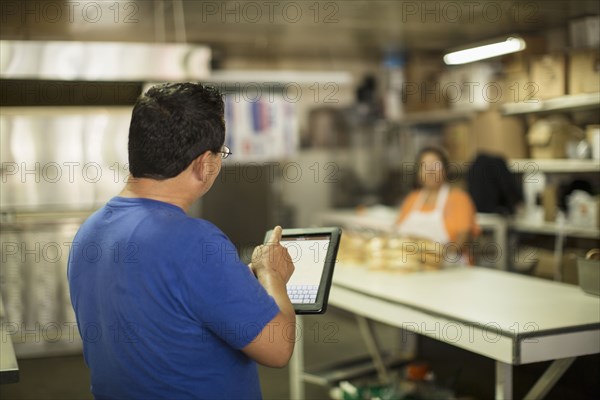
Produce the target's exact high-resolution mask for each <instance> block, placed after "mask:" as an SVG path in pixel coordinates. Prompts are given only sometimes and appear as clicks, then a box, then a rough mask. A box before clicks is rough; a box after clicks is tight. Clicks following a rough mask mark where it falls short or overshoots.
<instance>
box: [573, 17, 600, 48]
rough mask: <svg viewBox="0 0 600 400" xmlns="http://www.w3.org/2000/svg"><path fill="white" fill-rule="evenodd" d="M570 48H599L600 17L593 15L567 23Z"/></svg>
mask: <svg viewBox="0 0 600 400" xmlns="http://www.w3.org/2000/svg"><path fill="white" fill-rule="evenodd" d="M569 36H570V41H571V47H572V48H574V49H579V48H597V47H598V46H600V16H598V15H594V16H589V17H583V18H578V19H574V20H571V21H570V22H569Z"/></svg>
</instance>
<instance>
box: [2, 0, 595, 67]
mask: <svg viewBox="0 0 600 400" xmlns="http://www.w3.org/2000/svg"><path fill="white" fill-rule="evenodd" d="M1 4H2V10H1V11H2V13H1V19H2V24H1V26H0V37H1V38H2V39H36V40H94V41H96V40H102V41H150V42H153V41H157V42H160V41H167V42H174V41H187V42H189V43H199V44H206V45H209V46H211V47H212V48H213V51H214V54H215V55H216V56H217V57H222V58H226V57H242V58H243V57H247V58H265V59H274V58H310V59H315V58H316V59H321V58H322V59H327V58H333V57H336V58H345V57H347V58H353V59H356V58H365V59H371V60H377V59H380V58H381V57H382V56H383V55H385V54H386V53H389V52H395V51H409V50H434V51H442V50H447V49H449V48H453V47H456V46H460V45H464V44H468V43H471V42H474V41H479V40H484V39H489V38H493V37H496V36H501V35H506V34H511V33H521V34H524V33H531V32H538V31H540V30H546V29H552V28H561V27H562V28H565V27H567V26H568V20H569V19H571V18H575V17H580V16H585V15H597V14H599V13H600V5H599V4H600V3H599V2H598V1H595V0H591V1H588V0H581V1H567V0H563V1H555V0H547V1H539V0H527V1H516V0H513V1H491V0H475V1H474V0H469V1H400V0H396V1H394V0H392V1H377V0H376V1H287V0H286V1H277V0H274V1H263V0H257V1H205V0H202V1H196V0H186V1H152V0H146V1H143V0H138V1H121V2H118V3H117V2H114V1H107V2H102V1H97V2H88V1H79V2H62V1H60V2H59V1H22V2H19V1H2V3H1ZM178 5H182V12H179V11H178V10H179V9H178ZM181 16H183V18H184V21H185V23H181V22H174V21H176V20H177V18H178V17H181ZM179 21H181V19H180V20H179ZM184 26H185V30H184V29H183V28H184ZM175 27H177V29H175Z"/></svg>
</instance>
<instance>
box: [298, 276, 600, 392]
mask: <svg viewBox="0 0 600 400" xmlns="http://www.w3.org/2000/svg"><path fill="white" fill-rule="evenodd" d="M330 304H331V305H332V306H335V307H338V308H341V309H344V310H347V311H349V312H352V313H353V314H355V315H356V316H357V317H358V321H359V327H360V328H361V330H362V331H363V332H365V331H366V332H368V329H365V326H364V325H365V323H368V322H370V321H377V322H382V323H385V324H388V325H391V326H394V327H398V328H401V329H404V330H407V331H411V332H416V333H418V334H421V335H426V336H429V337H432V338H434V339H437V340H440V341H442V342H445V343H448V344H450V345H453V346H456V347H460V348H462V349H465V350H469V351H472V352H474V353H477V354H480V355H483V356H486V357H489V358H491V359H493V360H495V361H496V398H497V399H511V398H512V366H513V365H520V364H528V363H534V362H540V361H548V360H554V362H553V363H552V364H551V366H550V367H549V368H548V370H547V371H546V372H545V373H544V375H543V376H542V377H541V378H540V380H538V382H537V383H536V384H535V385H534V386H533V387H532V388H531V390H530V392H529V393H528V395H527V396H526V398H532V399H537V398H541V397H543V396H544V395H545V394H546V393H547V392H548V391H549V390H550V389H551V387H552V386H553V385H554V383H556V381H558V379H560V377H561V376H562V374H563V373H564V372H565V371H566V370H567V368H568V367H569V366H570V365H571V363H572V362H573V361H574V359H575V358H576V357H577V356H581V355H586V354H594V353H599V352H600V298H598V297H596V296H592V295H588V294H585V293H584V292H583V291H582V290H581V289H580V288H579V287H577V286H573V285H568V284H563V283H559V282H552V281H546V280H542V279H539V278H533V277H528V276H523V275H518V274H514V273H508V272H504V271H498V270H491V269H486V268H481V267H455V268H452V269H447V270H441V271H432V272H419V273H411V274H401V273H397V272H386V271H370V270H368V269H367V268H365V267H363V266H355V265H342V264H338V265H337V266H336V271H335V274H334V280H333V286H332V289H331V294H330ZM361 321H362V322H361ZM365 321H366V322H365ZM367 336H368V335H367ZM374 345H375V343H369V340H367V346H368V348H369V349H370V350H371V354H372V355H373V360H374V364H375V366H376V367H377V369H378V371H379V372H382V373H383V374H384V373H385V371H384V366H383V365H382V363H381V357H380V356H378V354H377V347H376V346H374ZM302 353H303V345H302V342H301V341H300V342H298V343H297V348H296V351H295V354H294V358H293V359H292V362H291V368H290V379H291V390H292V398H294V399H298V398H303V395H304V393H303V388H304V387H303V379H304V366H303V361H302V358H303V357H302ZM381 375H382V374H381V373H380V376H381Z"/></svg>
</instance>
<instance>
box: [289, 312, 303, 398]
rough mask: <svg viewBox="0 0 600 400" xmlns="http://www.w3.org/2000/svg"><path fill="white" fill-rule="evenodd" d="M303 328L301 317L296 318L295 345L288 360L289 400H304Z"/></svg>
mask: <svg viewBox="0 0 600 400" xmlns="http://www.w3.org/2000/svg"><path fill="white" fill-rule="evenodd" d="M303 328H304V326H303V321H302V317H301V316H300V315H297V316H296V333H297V334H298V336H297V337H296V345H295V346H294V354H292V358H291V360H290V399H292V400H302V399H304V336H303V335H304V329H303Z"/></svg>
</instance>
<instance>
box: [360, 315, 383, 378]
mask: <svg viewBox="0 0 600 400" xmlns="http://www.w3.org/2000/svg"><path fill="white" fill-rule="evenodd" d="M356 321H357V322H358V327H359V328H360V332H361V334H362V337H363V339H364V341H365V344H366V345H367V350H368V351H369V354H370V355H371V358H373V364H375V369H376V370H377V375H378V376H379V380H380V381H381V382H382V383H388V382H389V381H390V376H389V374H388V370H387V368H386V366H385V363H384V362H383V357H382V356H381V349H380V347H379V343H378V342H377V338H376V337H375V332H373V326H372V325H371V322H370V321H369V320H367V319H366V318H365V317H363V316H362V315H358V314H357V315H356Z"/></svg>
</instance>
